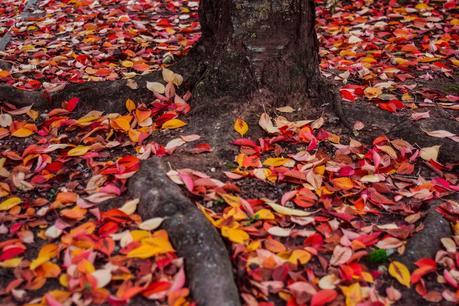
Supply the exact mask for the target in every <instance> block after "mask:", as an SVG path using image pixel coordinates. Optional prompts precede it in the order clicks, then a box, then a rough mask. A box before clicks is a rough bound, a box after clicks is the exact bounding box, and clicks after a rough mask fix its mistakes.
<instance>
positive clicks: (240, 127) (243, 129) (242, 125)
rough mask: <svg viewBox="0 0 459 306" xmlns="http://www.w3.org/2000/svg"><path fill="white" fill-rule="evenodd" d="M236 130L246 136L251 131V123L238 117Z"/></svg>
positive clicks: (235, 125) (235, 122) (235, 123)
mask: <svg viewBox="0 0 459 306" xmlns="http://www.w3.org/2000/svg"><path fill="white" fill-rule="evenodd" d="M234 130H235V131H236V132H238V133H239V134H240V135H241V136H244V135H245V134H247V132H248V131H249V125H248V124H247V122H245V121H244V120H242V119H241V118H239V117H238V118H237V119H236V121H234Z"/></svg>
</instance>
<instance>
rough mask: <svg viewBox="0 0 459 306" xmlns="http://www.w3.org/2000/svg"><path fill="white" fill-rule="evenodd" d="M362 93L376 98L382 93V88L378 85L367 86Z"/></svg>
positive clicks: (370, 97) (369, 97)
mask: <svg viewBox="0 0 459 306" xmlns="http://www.w3.org/2000/svg"><path fill="white" fill-rule="evenodd" d="M364 94H365V97H367V98H368V99H373V98H377V97H379V96H380V95H381V94H382V89H381V88H379V87H367V88H365V90H364Z"/></svg>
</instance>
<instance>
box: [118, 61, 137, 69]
mask: <svg viewBox="0 0 459 306" xmlns="http://www.w3.org/2000/svg"><path fill="white" fill-rule="evenodd" d="M121 65H122V66H123V67H126V68H131V67H132V66H134V63H133V62H131V61H122V62H121Z"/></svg>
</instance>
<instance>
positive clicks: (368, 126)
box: [343, 103, 459, 163]
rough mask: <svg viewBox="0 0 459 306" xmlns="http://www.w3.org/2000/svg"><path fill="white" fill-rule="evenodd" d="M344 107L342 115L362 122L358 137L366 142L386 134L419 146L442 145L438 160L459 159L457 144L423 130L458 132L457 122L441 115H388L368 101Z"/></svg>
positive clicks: (451, 161) (458, 125)
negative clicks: (432, 116) (425, 116)
mask: <svg viewBox="0 0 459 306" xmlns="http://www.w3.org/2000/svg"><path fill="white" fill-rule="evenodd" d="M343 106H345V108H344V110H343V111H344V114H345V115H344V117H345V118H352V120H360V121H362V122H363V123H364V124H365V128H364V129H363V130H362V131H359V136H358V137H357V139H360V140H362V141H365V142H368V143H369V142H371V141H372V140H373V139H374V138H375V137H377V136H380V135H387V136H388V137H390V138H401V139H404V140H406V141H408V142H409V143H411V144H413V145H417V146H419V147H429V146H434V145H441V149H440V154H439V159H440V161H444V162H450V163H457V162H458V155H457V152H459V143H457V142H455V141H453V140H451V139H448V138H437V137H431V136H429V135H427V134H426V133H425V132H424V131H423V130H425V131H433V130H447V131H450V132H452V133H455V134H459V122H457V121H454V120H449V119H445V118H440V117H437V118H430V119H424V120H419V121H413V120H411V119H410V118H409V115H408V114H399V115H398V114H389V113H388V112H386V111H383V110H381V109H379V108H377V107H376V106H373V105H371V104H369V103H355V104H350V103H346V104H344V105H343ZM348 120H349V119H348Z"/></svg>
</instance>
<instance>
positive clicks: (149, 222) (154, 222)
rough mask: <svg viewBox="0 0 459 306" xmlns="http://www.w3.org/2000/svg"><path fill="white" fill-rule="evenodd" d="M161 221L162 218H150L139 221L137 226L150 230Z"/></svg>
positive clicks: (155, 227) (156, 226)
mask: <svg viewBox="0 0 459 306" xmlns="http://www.w3.org/2000/svg"><path fill="white" fill-rule="evenodd" d="M163 221H164V218H151V219H148V220H145V221H143V222H142V223H140V224H139V228H140V229H143V230H146V231H152V230H155V229H157V228H158V227H159V226H160V225H161V223H162V222H163Z"/></svg>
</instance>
